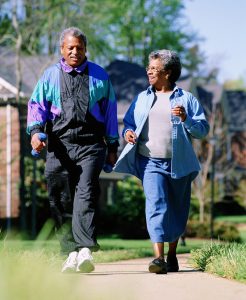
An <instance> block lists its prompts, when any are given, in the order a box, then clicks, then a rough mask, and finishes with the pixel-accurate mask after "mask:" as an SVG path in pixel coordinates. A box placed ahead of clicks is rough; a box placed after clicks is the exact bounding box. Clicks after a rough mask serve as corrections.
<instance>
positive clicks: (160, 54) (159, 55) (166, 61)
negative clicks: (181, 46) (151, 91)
mask: <svg viewBox="0 0 246 300" xmlns="http://www.w3.org/2000/svg"><path fill="white" fill-rule="evenodd" d="M152 59H160V61H161V62H162V65H163V70H165V71H166V70H171V74H170V77H169V80H170V82H172V83H175V82H176V81H177V80H178V79H179V77H180V74H181V69H182V66H181V62H180V58H179V56H178V54H177V53H176V52H175V51H170V50H166V49H162V50H157V51H153V52H151V53H150V55H149V61H150V60H152Z"/></svg>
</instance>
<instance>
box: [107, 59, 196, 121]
mask: <svg viewBox="0 0 246 300" xmlns="http://www.w3.org/2000/svg"><path fill="white" fill-rule="evenodd" d="M106 70H107V72H108V74H109V76H110V79H111V82H112V84H113V87H114V90H115V94H116V98H117V100H118V115H119V116H120V117H123V115H124V114H125V113H126V111H127V109H128V107H129V105H130V103H131V102H132V100H133V99H134V97H135V96H136V95H137V94H138V93H140V92H142V91H143V90H145V89H146V88H147V87H148V86H149V81H148V77H147V75H146V70H145V68H144V67H142V66H140V65H138V64H135V63H130V62H127V61H122V60H114V61H113V62H111V63H110V64H109V65H108V66H107V67H106ZM177 85H178V86H179V87H181V88H182V89H185V90H188V91H189V90H191V85H192V78H191V77H189V76H186V77H184V78H181V79H180V80H179V81H178V82H177Z"/></svg>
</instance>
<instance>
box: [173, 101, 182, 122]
mask: <svg viewBox="0 0 246 300" xmlns="http://www.w3.org/2000/svg"><path fill="white" fill-rule="evenodd" d="M176 106H183V102H182V99H181V98H180V97H175V98H173V99H172V100H171V108H174V107H176ZM171 122H172V123H173V124H176V125H177V124H180V123H181V118H180V117H179V116H174V115H173V114H171Z"/></svg>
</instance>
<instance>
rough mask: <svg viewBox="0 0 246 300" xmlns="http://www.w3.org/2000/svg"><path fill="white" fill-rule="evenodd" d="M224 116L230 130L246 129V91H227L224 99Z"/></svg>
mask: <svg viewBox="0 0 246 300" xmlns="http://www.w3.org/2000/svg"><path fill="white" fill-rule="evenodd" d="M222 108H223V111H224V118H225V121H226V123H227V125H228V129H229V131H244V130H246V114H245V112H246V92H245V91H225V97H223V99H222Z"/></svg>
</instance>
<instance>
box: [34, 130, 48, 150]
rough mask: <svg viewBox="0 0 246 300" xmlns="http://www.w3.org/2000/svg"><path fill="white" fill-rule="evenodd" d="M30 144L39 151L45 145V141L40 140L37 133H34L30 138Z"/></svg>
mask: <svg viewBox="0 0 246 300" xmlns="http://www.w3.org/2000/svg"><path fill="white" fill-rule="evenodd" d="M31 145H32V148H33V149H34V150H36V151H37V152H40V151H41V150H42V149H43V148H44V147H45V146H46V143H45V142H42V141H40V139H39V133H34V135H33V136H32V139H31Z"/></svg>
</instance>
